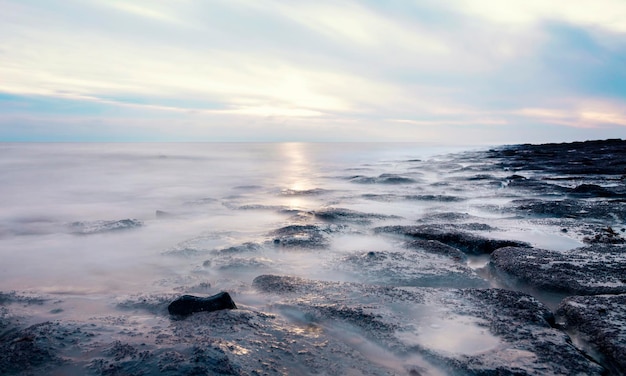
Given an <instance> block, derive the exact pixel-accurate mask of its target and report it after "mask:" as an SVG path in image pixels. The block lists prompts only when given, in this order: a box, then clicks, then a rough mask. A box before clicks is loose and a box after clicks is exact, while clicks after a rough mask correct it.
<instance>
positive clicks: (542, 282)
mask: <svg viewBox="0 0 626 376" xmlns="http://www.w3.org/2000/svg"><path fill="white" fill-rule="evenodd" d="M625 256H626V248H625V247H623V246H622V247H620V246H610V245H593V246H588V247H583V248H577V249H573V250H570V251H563V252H557V251H549V250H543V249H537V248H520V247H506V248H501V249H498V250H497V251H495V252H494V253H492V254H491V261H490V266H491V268H492V270H493V271H494V274H495V275H496V276H498V277H499V278H500V279H501V280H502V281H504V282H505V283H506V282H507V281H510V279H511V278H512V280H513V281H514V282H515V283H522V284H523V285H525V286H529V287H532V288H534V289H537V290H540V291H541V290H543V291H551V292H559V293H567V294H577V295H596V294H622V293H626V273H625V271H626V257H625Z"/></svg>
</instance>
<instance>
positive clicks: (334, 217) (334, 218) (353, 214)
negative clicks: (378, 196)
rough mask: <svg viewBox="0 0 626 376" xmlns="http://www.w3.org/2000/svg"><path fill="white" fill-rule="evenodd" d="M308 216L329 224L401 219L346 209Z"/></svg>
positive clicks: (315, 212) (321, 211)
mask: <svg viewBox="0 0 626 376" xmlns="http://www.w3.org/2000/svg"><path fill="white" fill-rule="evenodd" d="M308 214H311V215H313V216H314V217H315V218H318V219H321V220H323V221H327V222H356V223H364V224H366V223H370V222H371V221H372V220H377V219H379V220H382V219H389V218H394V219H397V218H400V217H398V216H395V215H382V214H374V213H363V212H358V211H355V210H350V209H344V208H325V209H320V210H315V211H310V212H308Z"/></svg>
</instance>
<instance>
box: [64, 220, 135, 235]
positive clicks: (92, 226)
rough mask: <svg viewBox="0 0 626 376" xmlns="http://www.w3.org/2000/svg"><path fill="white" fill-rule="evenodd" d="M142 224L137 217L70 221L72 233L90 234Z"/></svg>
mask: <svg viewBox="0 0 626 376" xmlns="http://www.w3.org/2000/svg"><path fill="white" fill-rule="evenodd" d="M142 225H143V222H141V221H140V220H137V219H120V220H115V221H90V222H88V221H85V222H72V223H71V224H70V228H71V230H72V232H73V233H74V234H79V235H91V234H99V233H103V232H110V231H121V230H130V229H133V228H137V227H141V226H142Z"/></svg>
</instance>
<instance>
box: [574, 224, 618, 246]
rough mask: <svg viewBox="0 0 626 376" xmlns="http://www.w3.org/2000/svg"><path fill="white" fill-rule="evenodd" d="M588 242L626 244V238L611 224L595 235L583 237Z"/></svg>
mask: <svg viewBox="0 0 626 376" xmlns="http://www.w3.org/2000/svg"><path fill="white" fill-rule="evenodd" d="M583 241H584V242H585V243H588V244H624V243H626V239H624V238H623V237H622V236H621V235H620V234H619V233H618V232H616V231H615V230H613V228H612V227H611V226H607V227H604V228H601V229H600V230H598V231H597V232H596V234H595V235H594V236H590V237H585V238H584V239H583Z"/></svg>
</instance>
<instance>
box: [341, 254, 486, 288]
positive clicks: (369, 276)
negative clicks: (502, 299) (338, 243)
mask: <svg viewBox="0 0 626 376" xmlns="http://www.w3.org/2000/svg"><path fill="white" fill-rule="evenodd" d="M441 246H443V247H445V245H443V244H442V245H441ZM434 247H435V246H431V248H434ZM439 248H441V247H439ZM416 252H419V248H418V250H416V251H404V252H390V251H370V252H357V253H353V254H351V255H349V256H345V257H343V258H341V259H339V260H336V261H335V262H334V265H335V268H336V269H337V270H340V271H342V272H344V273H349V274H351V275H353V276H354V278H358V280H360V281H362V282H364V283H373V284H379V285H386V286H421V287H488V283H487V282H486V281H485V280H483V279H482V278H480V277H479V276H478V275H476V273H475V272H474V271H473V270H472V269H470V268H469V267H467V266H465V265H463V264H461V263H459V262H456V261H454V260H453V259H452V258H449V257H445V256H442V255H437V254H434V253H433V252H430V253H425V252H420V254H419V256H418V255H416ZM457 252H460V251H458V250H457Z"/></svg>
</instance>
